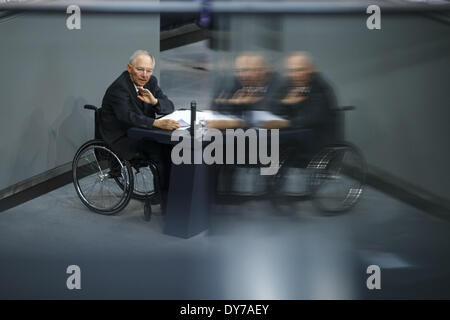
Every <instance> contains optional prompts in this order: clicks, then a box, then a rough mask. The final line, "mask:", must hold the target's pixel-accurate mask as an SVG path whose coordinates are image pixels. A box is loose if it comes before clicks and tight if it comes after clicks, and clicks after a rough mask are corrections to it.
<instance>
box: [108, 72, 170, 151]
mask: <svg viewBox="0 0 450 320" xmlns="http://www.w3.org/2000/svg"><path fill="white" fill-rule="evenodd" d="M144 88H146V89H148V90H150V92H151V93H152V94H153V96H154V97H155V98H157V99H158V104H156V105H155V106H152V105H150V104H148V103H144V102H142V101H141V100H140V99H139V98H138V97H137V92H136V89H135V87H134V85H133V82H132V81H131V79H130V75H129V73H128V71H124V72H123V73H122V74H121V75H120V76H119V77H118V78H117V79H116V80H115V81H114V82H113V83H112V84H111V85H110V86H109V88H108V89H107V90H106V93H105V96H104V97H103V102H102V111H101V116H100V122H101V129H102V133H101V134H102V137H103V139H104V140H105V142H106V143H107V144H109V145H113V144H114V143H115V142H117V141H118V140H120V139H121V138H123V137H126V135H127V130H128V129H129V128H131V127H140V128H148V129H151V128H152V127H153V121H155V117H156V113H158V114H169V113H171V112H173V110H174V106H173V103H172V101H170V100H169V98H167V96H166V95H164V93H163V92H162V90H161V89H160V88H159V87H158V80H157V79H156V77H154V76H151V78H150V80H149V82H148V83H147V84H146V85H145V86H144Z"/></svg>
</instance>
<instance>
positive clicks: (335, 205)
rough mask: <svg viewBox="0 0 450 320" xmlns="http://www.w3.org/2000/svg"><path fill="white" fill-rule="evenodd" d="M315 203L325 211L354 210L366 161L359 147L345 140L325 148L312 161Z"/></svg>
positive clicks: (310, 187)
mask: <svg viewBox="0 0 450 320" xmlns="http://www.w3.org/2000/svg"><path fill="white" fill-rule="evenodd" d="M307 169H308V170H309V172H310V173H309V181H308V185H309V189H310V192H311V195H312V197H313V203H314V204H315V205H316V206H317V207H318V208H319V209H320V210H322V211H324V212H328V213H338V212H343V211H346V210H349V209H351V208H352V207H353V206H354V205H355V204H356V203H357V202H358V200H359V199H360V197H361V194H362V191H363V185H364V182H365V176H366V170H367V169H366V162H365V160H364V158H363V156H362V154H361V152H360V151H359V150H358V148H356V147H355V146H353V145H351V144H348V143H345V144H338V145H333V146H329V147H326V148H324V149H323V150H322V151H321V152H319V154H318V155H316V156H315V157H314V158H313V159H312V160H311V162H310V163H309V164H308V167H307Z"/></svg>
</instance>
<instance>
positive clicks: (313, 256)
mask: <svg viewBox="0 0 450 320" xmlns="http://www.w3.org/2000/svg"><path fill="white" fill-rule="evenodd" d="M176 50H178V49H176ZM194 61H203V62H205V64H207V62H208V54H207V52H206V51H205V44H204V43H199V44H194V45H190V46H187V47H184V48H183V50H181V51H180V50H179V51H177V52H175V50H173V51H172V50H171V51H168V52H165V53H164V54H162V57H161V61H160V63H161V70H165V72H163V73H162V75H161V85H162V86H163V88H164V90H165V92H166V93H167V94H168V95H169V96H170V97H173V99H174V101H175V103H176V104H177V106H180V107H183V106H184V107H188V105H183V103H184V101H188V102H189V101H190V100H191V97H192V94H193V93H194V96H196V97H197V101H198V102H199V105H201V106H205V105H207V102H208V99H209V97H208V96H207V92H208V91H207V90H204V91H203V92H204V94H201V93H200V92H199V91H198V88H199V87H200V88H207V85H208V77H209V75H208V73H207V72H205V71H203V70H200V69H198V68H195V69H192V66H194V67H196V65H195V63H194ZM180 70H183V71H184V72H182V73H180V72H179V71H180ZM175 74H176V75H177V76H179V78H177V80H175V77H174V75H175ZM186 84H187V85H186ZM201 90H203V89H201ZM154 209H155V211H156V213H155V215H154V216H153V218H152V220H151V221H150V222H145V221H144V220H143V204H142V203H140V202H138V201H135V200H132V201H131V202H130V204H129V205H128V206H127V208H126V209H125V210H124V211H122V212H121V214H120V215H117V216H101V215H98V214H95V213H93V212H90V211H88V210H87V209H86V208H85V207H84V206H83V204H82V203H81V201H80V200H79V198H78V197H77V195H76V193H75V190H74V187H73V185H71V184H70V185H66V186H64V187H62V188H60V189H58V190H55V191H53V192H50V193H48V194H45V195H43V196H41V197H39V198H37V199H34V200H32V201H29V202H27V203H24V204H22V205H20V206H17V207H15V208H12V209H10V210H7V211H5V212H2V213H1V214H0V257H1V258H0V284H1V285H0V298H2V299H15V298H19V299H23V298H26V299H43V298H50V299H78V298H87V299H303V298H306V299H335V298H341V299H361V298H369V299H372V298H374V299H377V298H394V299H396V298H450V289H449V285H450V272H449V271H448V270H450V259H449V249H450V241H449V240H450V223H449V222H448V221H443V220H439V219H437V218H434V217H433V216H431V215H429V214H427V213H426V212H423V211H420V210H417V209H415V208H413V207H411V206H409V205H406V204H404V203H402V202H399V201H397V200H395V199H393V198H392V197H390V196H388V195H385V194H383V193H381V192H379V191H377V190H374V189H372V188H366V190H365V193H364V196H363V198H362V200H361V202H360V203H359V204H358V206H357V207H356V208H354V209H353V210H352V211H351V212H349V213H347V214H344V215H338V216H323V215H321V214H320V212H319V211H318V210H317V209H315V208H314V207H313V206H312V204H311V201H304V202H301V203H300V204H299V205H298V207H297V208H296V210H295V212H293V214H292V215H289V216H286V215H280V214H279V212H278V211H277V209H276V208H274V207H273V206H272V205H271V203H270V201H265V200H260V201H249V202H246V203H243V204H240V205H221V206H217V208H216V210H215V214H214V215H213V216H211V219H210V228H209V230H208V231H206V232H204V233H202V234H199V235H197V236H195V237H192V238H190V239H180V238H176V237H172V236H168V235H165V234H164V233H163V223H164V221H163V217H162V216H161V215H160V214H159V213H158V211H157V207H155V208H154ZM373 264H375V265H379V266H380V268H381V290H368V289H367V287H366V280H367V278H368V277H369V275H368V274H367V273H366V270H367V267H368V266H369V265H373ZM69 265H78V266H79V267H80V268H81V287H82V289H81V290H72V291H71V290H68V289H67V287H66V280H67V278H68V276H69V275H68V274H67V273H66V268H67V267H68V266H69Z"/></svg>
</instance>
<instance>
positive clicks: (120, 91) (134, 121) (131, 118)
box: [103, 88, 155, 129]
mask: <svg viewBox="0 0 450 320" xmlns="http://www.w3.org/2000/svg"><path fill="white" fill-rule="evenodd" d="M105 100H106V101H105ZM105 103H108V104H110V105H111V106H112V109H113V111H114V114H115V116H116V118H117V119H118V120H120V121H121V122H124V123H125V124H127V125H129V126H131V127H140V128H147V129H151V128H152V127H153V122H154V121H155V119H153V118H151V117H147V116H145V115H143V114H138V113H136V112H134V111H133V110H132V109H131V97H130V95H129V93H128V92H127V90H126V89H125V88H115V89H114V90H109V92H107V94H106V96H105V99H104V102H103V104H105Z"/></svg>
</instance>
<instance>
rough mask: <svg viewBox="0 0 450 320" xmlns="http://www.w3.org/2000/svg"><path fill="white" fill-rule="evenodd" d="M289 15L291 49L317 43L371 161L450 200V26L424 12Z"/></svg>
mask: <svg viewBox="0 0 450 320" xmlns="http://www.w3.org/2000/svg"><path fill="white" fill-rule="evenodd" d="M365 22H366V17H365V16H347V17H303V18H301V17H290V18H288V19H286V20H285V24H284V26H283V30H284V37H283V38H284V49H285V51H290V50H299V49H302V50H307V51H310V52H311V53H312V55H313V57H314V58H315V59H316V62H317V64H318V66H319V68H320V69H321V70H322V71H323V72H324V73H325V75H326V76H327V77H328V79H329V80H330V81H331V82H332V83H333V85H334V88H335V90H336V93H337V96H338V99H339V102H340V104H341V105H355V106H357V110H356V111H353V112H349V113H347V114H346V119H347V120H348V121H347V131H346V134H347V137H348V139H349V140H350V141H352V142H354V143H356V144H357V145H358V146H359V147H361V149H362V150H363V152H364V154H365V156H366V158H367V160H368V162H369V164H371V165H373V166H376V167H377V168H380V169H383V170H384V171H387V172H388V173H391V174H393V175H395V176H396V177H398V178H401V179H403V180H405V181H407V182H410V183H412V184H414V185H416V186H418V187H421V188H423V189H425V190H427V191H430V192H432V193H434V194H436V195H439V196H441V197H444V198H446V199H447V200H450V192H449V190H450V180H449V179H447V177H449V176H450V167H449V165H448V164H449V163H450V148H449V144H450V143H449V138H450V126H449V125H448V121H449V119H450V109H449V107H450V92H449V84H450V27H449V26H448V25H445V24H442V23H439V22H437V21H434V20H431V19H429V18H426V17H424V16H421V15H414V16H411V15H410V16H405V15H402V16H388V15H383V14H382V19H381V30H374V31H371V30H368V29H367V28H366V24H365Z"/></svg>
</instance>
